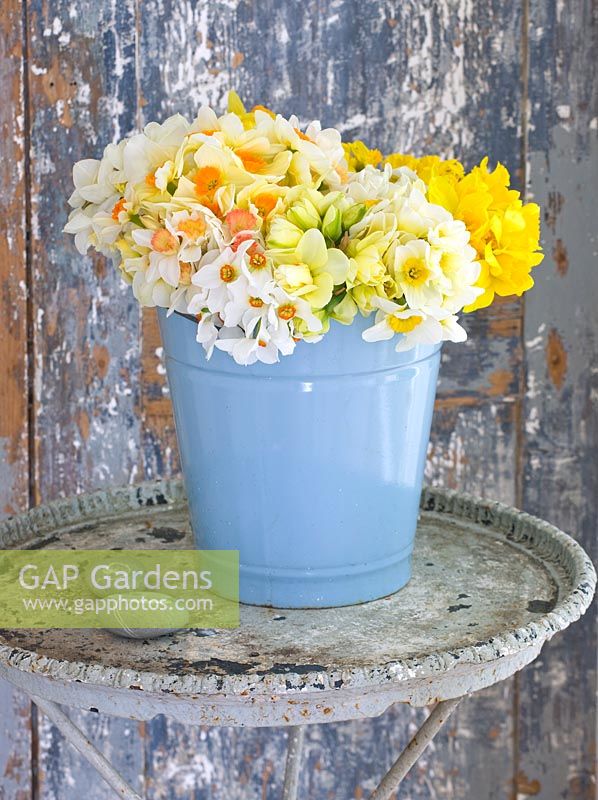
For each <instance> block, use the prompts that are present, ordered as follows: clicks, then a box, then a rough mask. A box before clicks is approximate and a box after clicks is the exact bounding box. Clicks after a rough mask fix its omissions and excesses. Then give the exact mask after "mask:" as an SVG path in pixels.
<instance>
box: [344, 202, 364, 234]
mask: <svg viewBox="0 0 598 800" xmlns="http://www.w3.org/2000/svg"><path fill="white" fill-rule="evenodd" d="M365 212H366V207H365V205H364V203H356V204H355V205H354V206H351V207H350V208H348V209H347V210H346V211H345V213H344V214H343V230H345V231H348V230H349V228H350V227H351V226H353V225H356V224H357V223H358V222H360V221H361V220H362V219H363V218H364V216H365Z"/></svg>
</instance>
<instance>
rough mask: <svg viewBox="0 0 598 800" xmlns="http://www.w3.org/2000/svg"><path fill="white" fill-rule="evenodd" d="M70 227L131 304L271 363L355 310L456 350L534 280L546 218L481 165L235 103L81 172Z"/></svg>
mask: <svg viewBox="0 0 598 800" xmlns="http://www.w3.org/2000/svg"><path fill="white" fill-rule="evenodd" d="M73 183H74V190H73V192H72V194H71V196H70V198H69V205H70V207H71V211H70V214H69V218H68V221H67V223H66V225H65V228H64V230H65V231H66V232H67V233H70V234H72V235H73V236H74V239H75V246H76V248H77V250H78V251H79V252H80V253H82V254H83V253H85V252H87V250H88V249H89V248H90V247H93V248H94V249H96V250H98V251H99V252H101V253H104V254H106V255H110V256H111V257H112V258H113V260H114V262H115V264H116V265H117V267H118V268H119V269H120V272H121V274H122V276H123V279H124V280H125V281H127V283H130V284H132V289H133V293H134V295H135V297H136V298H137V300H138V301H139V302H140V303H141V304H142V305H146V306H155V305H157V306H161V307H164V308H166V309H168V313H169V314H172V313H177V312H178V313H183V314H186V315H187V316H192V317H195V318H196V319H197V340H198V342H200V343H201V345H202V346H203V347H204V349H205V351H206V355H207V357H209V356H210V355H211V354H212V352H213V351H214V349H218V350H221V351H222V352H224V353H227V354H230V355H231V356H232V357H233V358H234V359H235V360H236V361H237V362H238V363H239V364H251V363H256V362H263V363H267V364H270V363H273V362H274V361H276V360H278V359H279V357H280V356H284V355H289V354H290V353H292V352H293V351H294V350H295V348H296V346H300V347H304V346H306V345H305V344H304V342H316V341H318V340H319V339H320V338H322V336H326V335H328V333H329V332H330V330H331V329H332V328H333V327H334V326H336V325H338V324H339V323H342V324H344V325H349V324H351V323H352V322H353V321H354V320H355V318H356V316H357V315H358V314H360V315H363V316H365V317H370V316H372V315H375V319H373V323H374V324H373V325H372V326H370V328H369V329H368V330H367V331H366V333H365V334H364V338H365V339H366V340H367V341H374V340H376V339H380V338H393V337H395V338H396V346H397V349H399V350H401V349H407V348H409V347H412V346H414V345H416V344H434V343H438V342H440V341H445V340H450V341H462V340H463V339H464V338H465V335H466V334H465V331H464V330H463V328H462V327H461V326H460V325H459V323H458V320H457V316H456V315H457V314H458V313H459V312H461V311H463V310H466V311H469V310H472V309H474V308H478V307H482V306H485V305H488V304H489V303H490V302H491V301H492V300H493V298H494V296H495V294H499V295H509V294H521V293H522V292H523V291H526V290H527V289H528V288H529V287H530V286H531V285H532V284H533V281H532V278H531V276H530V270H531V268H532V267H533V266H535V265H536V264H538V263H539V262H540V260H541V258H542V254H541V252H540V251H539V245H538V236H539V209H538V207H537V206H536V205H535V204H533V203H531V204H530V203H528V204H524V203H523V202H522V201H521V198H520V196H519V193H518V192H516V191H514V190H512V189H510V188H509V175H508V172H507V171H506V170H505V168H504V167H502V166H501V165H498V166H497V167H496V168H495V169H494V170H493V171H492V172H490V171H489V170H488V165H487V159H484V160H483V161H482V162H481V163H480V165H479V166H477V167H474V169H473V170H471V171H470V172H469V173H466V171H465V170H464V169H463V167H462V165H461V164H459V162H457V161H443V160H442V159H441V158H440V157H439V156H428V157H424V158H421V159H418V158H415V157H413V156H405V155H401V154H393V155H391V156H389V157H388V158H386V159H385V158H384V156H383V155H382V153H381V152H380V151H378V150H375V149H370V148H368V147H367V146H366V145H365V144H364V143H363V142H359V141H357V142H352V143H345V144H343V143H342V141H341V135H340V133H339V131H337V130H335V129H334V128H326V129H322V127H321V126H320V124H319V123H318V122H312V123H309V124H308V125H307V126H304V125H302V124H301V123H300V122H299V120H298V118H297V117H294V116H291V117H289V118H288V119H287V118H284V117H283V116H281V115H280V114H276V113H275V112H273V111H271V110H269V109H267V108H265V107H264V106H254V107H253V108H251V109H246V108H245V107H244V105H243V103H242V102H241V100H240V99H239V97H238V96H237V95H235V94H234V93H231V94H230V96H229V103H228V109H227V111H226V112H225V113H224V114H217V113H216V112H215V111H214V110H213V109H211V108H209V107H208V106H203V107H202V108H200V109H199V111H198V113H197V116H196V118H195V119H194V120H193V121H192V122H189V121H188V120H186V119H185V118H184V117H183V116H181V115H180V114H175V115H174V116H172V117H170V118H168V119H167V120H165V121H164V122H163V123H156V122H151V123H149V124H148V125H146V126H145V127H144V129H143V131H142V132H140V133H137V134H135V135H133V136H130V137H128V138H126V139H123V140H122V141H120V142H117V143H114V144H109V145H108V146H107V147H106V148H105V149H104V151H103V153H102V157H101V158H99V159H83V160H82V161H80V162H78V163H77V164H75V166H74V168H73Z"/></svg>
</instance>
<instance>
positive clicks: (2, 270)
mask: <svg viewBox="0 0 598 800" xmlns="http://www.w3.org/2000/svg"><path fill="white" fill-rule="evenodd" d="M2 12H3V13H2V15H1V17H0V78H1V82H2V87H3V92H4V100H5V102H3V103H2V105H1V106H0V181H1V184H2V186H3V187H4V191H3V192H2V193H1V196H0V219H1V223H0V224H1V226H2V227H1V235H0V352H1V353H2V358H1V359H0V405H1V408H2V414H0V516H4V515H6V514H13V513H15V512H17V511H22V510H25V509H26V508H27V506H28V503H29V420H28V392H29V382H28V369H27V319H28V307H27V242H26V235H25V231H26V229H27V226H26V221H27V189H26V181H27V172H28V167H27V147H28V143H27V135H26V109H25V103H26V86H25V59H26V52H25V49H24V47H23V41H22V29H23V25H22V9H21V3H20V2H19V0H7V2H5V3H4V4H3V9H2ZM30 755H31V705H30V703H29V701H28V700H27V698H26V697H25V696H24V695H23V694H22V693H21V692H17V691H15V690H13V689H12V687H11V686H10V685H9V684H7V683H4V682H0V799H1V800H25V799H26V798H29V797H30V795H31V763H30Z"/></svg>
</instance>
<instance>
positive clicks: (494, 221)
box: [428, 158, 544, 311]
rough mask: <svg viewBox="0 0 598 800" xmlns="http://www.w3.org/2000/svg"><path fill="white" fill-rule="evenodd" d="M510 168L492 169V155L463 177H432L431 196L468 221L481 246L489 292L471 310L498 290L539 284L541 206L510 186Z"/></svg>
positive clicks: (514, 291)
mask: <svg viewBox="0 0 598 800" xmlns="http://www.w3.org/2000/svg"><path fill="white" fill-rule="evenodd" d="M509 184H510V176H509V173H508V170H507V169H506V168H505V167H504V166H502V164H498V165H497V166H496V168H495V169H494V170H493V171H492V172H489V171H488V159H487V158H485V159H483V161H482V162H481V164H480V165H479V166H478V167H474V168H473V169H472V170H471V172H469V173H468V174H467V175H465V176H464V177H463V178H461V179H458V178H456V177H455V176H454V175H450V174H446V175H442V176H441V175H437V176H435V177H433V178H432V179H431V180H430V183H429V188H428V198H429V200H430V201H431V202H432V203H436V204H438V205H441V206H443V207H444V208H446V209H447V210H448V211H450V213H451V214H452V215H453V216H454V217H455V218H456V219H461V220H463V222H464V223H465V225H466V227H467V229H468V231H469V233H470V236H471V239H470V242H471V245H472V246H473V247H474V248H475V249H476V251H477V257H478V260H479V262H480V267H481V269H480V276H479V278H478V281H477V284H476V285H477V286H479V287H480V288H481V289H483V290H484V291H483V293H482V294H481V295H480V296H479V297H478V298H477V299H476V300H475V301H474V302H473V303H472V304H471V305H469V306H466V307H465V309H464V310H465V311H475V310H476V309H478V308H485V307H486V306H489V305H490V304H491V303H492V301H493V300H494V295H495V294H498V295H500V296H501V297H507V296H509V295H518V296H519V295H521V294H523V292H526V291H527V290H528V289H531V287H532V286H533V285H534V281H533V278H532V277H531V275H530V272H531V269H532V268H533V267H535V266H537V265H538V264H539V263H540V262H541V261H542V259H543V257H544V256H543V254H542V252H541V250H540V243H539V238H540V208H539V206H538V205H537V204H536V203H526V204H524V203H523V202H522V201H521V199H520V195H519V192H517V191H515V190H513V189H509Z"/></svg>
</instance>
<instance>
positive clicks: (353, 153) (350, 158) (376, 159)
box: [343, 140, 382, 172]
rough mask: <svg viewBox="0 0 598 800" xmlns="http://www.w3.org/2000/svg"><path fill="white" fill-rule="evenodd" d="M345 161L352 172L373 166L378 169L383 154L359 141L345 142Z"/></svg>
mask: <svg viewBox="0 0 598 800" xmlns="http://www.w3.org/2000/svg"><path fill="white" fill-rule="evenodd" d="M343 150H344V151H345V160H346V162H347V166H348V168H349V170H350V171H351V172H359V170H361V169H363V168H364V167H366V166H367V165H368V164H371V166H372V167H377V166H378V164H379V163H380V162H381V161H382V153H381V152H380V151H379V150H371V149H370V148H369V147H368V146H367V145H366V144H364V143H363V142H361V141H359V140H357V141H355V142H343Z"/></svg>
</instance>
